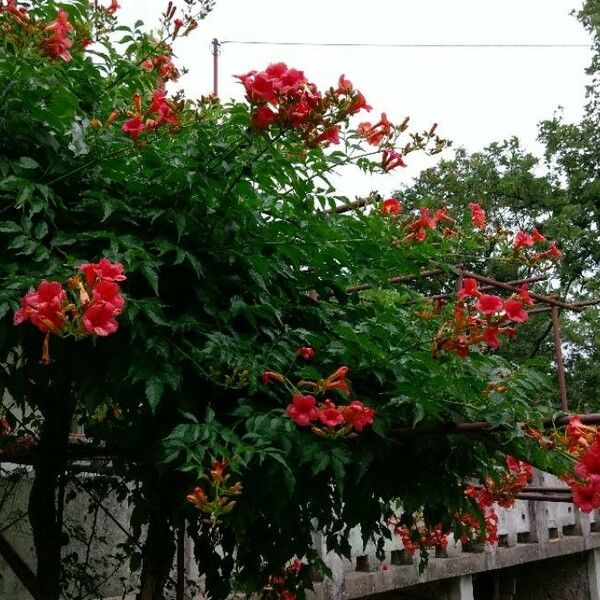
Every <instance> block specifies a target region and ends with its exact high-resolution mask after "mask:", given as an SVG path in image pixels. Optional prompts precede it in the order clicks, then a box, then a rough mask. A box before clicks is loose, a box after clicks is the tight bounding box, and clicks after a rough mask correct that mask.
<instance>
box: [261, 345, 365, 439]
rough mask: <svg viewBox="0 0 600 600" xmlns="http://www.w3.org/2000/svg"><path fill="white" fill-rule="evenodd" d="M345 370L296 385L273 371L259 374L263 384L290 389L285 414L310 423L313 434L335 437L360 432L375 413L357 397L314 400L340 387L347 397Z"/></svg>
mask: <svg viewBox="0 0 600 600" xmlns="http://www.w3.org/2000/svg"><path fill="white" fill-rule="evenodd" d="M311 350H312V348H311ZM313 352H314V351H313ZM347 373H348V367H345V366H343V367H340V368H339V369H337V370H336V371H334V372H333V373H332V374H331V375H329V376H328V377H326V378H325V379H320V380H318V381H308V380H302V381H299V382H298V383H297V384H296V385H293V384H292V383H291V382H290V381H289V380H288V379H287V377H285V376H284V375H282V374H281V373H277V372H275V371H265V372H264V373H263V374H262V376H261V377H262V381H263V383H265V384H269V383H271V382H278V383H282V384H284V385H285V386H286V388H287V389H288V390H289V391H290V392H291V394H292V401H291V402H290V403H289V404H288V405H287V408H286V414H287V415H288V417H290V419H292V420H293V421H294V423H296V425H298V427H308V426H310V427H311V431H312V432H313V433H314V434H316V435H319V436H321V437H331V438H338V437H348V436H353V435H356V434H357V433H361V432H362V431H363V429H364V428H365V427H366V426H367V425H371V424H372V423H373V417H374V415H375V411H374V410H373V409H372V408H370V407H368V406H365V405H364V404H363V403H362V402H361V401H360V400H352V401H351V402H349V403H348V404H343V405H336V404H335V403H334V402H333V400H331V399H330V398H324V399H323V400H322V401H321V402H318V401H317V396H325V395H326V394H327V395H329V394H328V393H329V392H333V391H335V390H339V392H340V393H341V394H342V395H343V396H346V397H347V396H349V395H350V387H349V385H348V382H347V381H346V374H347Z"/></svg>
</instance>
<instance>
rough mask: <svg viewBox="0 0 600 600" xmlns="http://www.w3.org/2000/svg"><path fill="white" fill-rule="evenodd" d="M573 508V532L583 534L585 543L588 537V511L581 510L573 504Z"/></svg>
mask: <svg viewBox="0 0 600 600" xmlns="http://www.w3.org/2000/svg"><path fill="white" fill-rule="evenodd" d="M573 508H574V510H575V515H574V516H575V527H574V528H573V529H574V531H573V533H574V534H575V535H581V536H583V539H584V543H585V541H587V539H588V538H589V537H590V515H589V513H584V512H581V511H580V510H579V509H578V508H577V507H576V506H573ZM586 546H587V544H586ZM584 547H585V546H584Z"/></svg>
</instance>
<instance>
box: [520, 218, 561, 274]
mask: <svg viewBox="0 0 600 600" xmlns="http://www.w3.org/2000/svg"><path fill="white" fill-rule="evenodd" d="M548 246H549V247H548ZM540 247H547V249H546V250H543V251H542V250H540V251H538V250H536V248H540ZM530 249H533V250H530ZM529 250H530V251H529ZM513 252H514V253H515V255H517V256H521V257H522V258H524V259H525V260H526V261H527V262H528V263H530V264H533V265H535V264H538V263H541V262H544V261H546V260H548V261H553V262H556V261H558V260H560V258H561V257H562V252H561V251H560V250H559V249H558V248H557V246H556V243H555V242H550V241H549V240H548V239H547V238H546V237H545V236H544V235H542V234H541V233H540V232H539V231H538V230H537V229H536V228H535V227H534V228H533V230H532V231H531V233H529V232H527V231H517V233H516V234H515V239H514V241H513Z"/></svg>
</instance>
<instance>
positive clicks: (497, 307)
mask: <svg viewBox="0 0 600 600" xmlns="http://www.w3.org/2000/svg"><path fill="white" fill-rule="evenodd" d="M531 304H533V300H532V299H531V297H530V295H529V292H528V291H527V285H526V284H523V286H522V287H521V290H520V291H519V292H518V293H517V292H515V293H514V294H512V295H511V296H510V298H508V299H506V300H504V299H502V298H501V297H500V296H495V295H493V294H484V293H482V292H481V291H480V290H479V288H478V285H477V281H476V280H475V279H471V278H467V279H465V280H464V281H463V285H462V288H461V289H460V290H459V291H458V293H457V301H456V304H455V306H454V315H453V317H454V318H453V319H452V320H451V321H448V322H446V323H444V324H443V325H442V327H441V328H440V330H439V331H438V332H437V334H436V336H435V340H434V346H433V353H434V356H438V355H439V354H440V352H441V351H443V350H449V351H453V352H456V354H458V355H459V356H461V357H465V356H467V355H468V354H469V347H470V346H474V345H479V344H485V345H487V346H488V347H490V348H498V347H499V346H500V339H499V337H498V336H499V335H508V336H509V337H513V336H514V335H516V330H515V328H514V327H512V326H510V323H524V322H525V321H527V319H528V314H527V311H526V310H525V308H524V307H525V306H526V305H531Z"/></svg>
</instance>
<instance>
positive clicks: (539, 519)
mask: <svg viewBox="0 0 600 600" xmlns="http://www.w3.org/2000/svg"><path fill="white" fill-rule="evenodd" d="M533 483H534V484H535V485H539V486H543V485H544V475H543V474H542V473H541V472H540V471H538V470H537V469H536V470H535V471H534V474H533ZM527 509H528V511H529V524H530V531H529V541H530V542H537V543H538V544H547V543H548V539H549V537H548V513H547V511H546V502H539V501H537V500H534V501H531V500H530V501H529V502H527Z"/></svg>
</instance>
